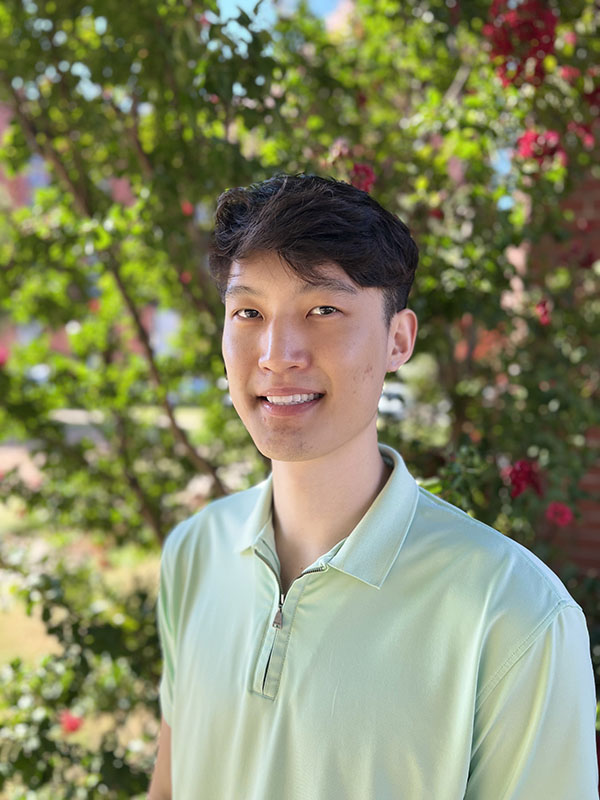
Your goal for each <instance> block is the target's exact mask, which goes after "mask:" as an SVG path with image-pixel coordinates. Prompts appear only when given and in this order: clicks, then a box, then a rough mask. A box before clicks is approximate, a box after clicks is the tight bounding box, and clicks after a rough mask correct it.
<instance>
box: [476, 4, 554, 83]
mask: <svg viewBox="0 0 600 800" xmlns="http://www.w3.org/2000/svg"><path fill="white" fill-rule="evenodd" d="M512 6H514V3H512V2H511V0H494V1H493V3H492V5H491V8H490V15H489V22H488V23H487V24H486V25H484V26H483V35H484V36H485V37H486V38H487V39H488V40H489V42H490V45H491V53H492V57H493V58H495V59H498V60H499V62H500V65H499V67H498V75H499V77H500V79H501V81H502V84H503V85H504V86H508V85H509V84H511V83H512V84H514V85H520V84H521V83H535V84H540V83H541V82H542V80H543V78H544V75H545V71H544V63H543V62H544V58H545V57H546V56H547V55H548V54H550V53H553V52H554V42H555V38H556V22H557V17H556V14H555V13H554V11H552V10H551V9H549V8H548V6H547V5H546V3H544V2H542V0H523V2H522V3H519V4H518V5H517V6H516V7H512ZM528 62H529V63H528Z"/></svg>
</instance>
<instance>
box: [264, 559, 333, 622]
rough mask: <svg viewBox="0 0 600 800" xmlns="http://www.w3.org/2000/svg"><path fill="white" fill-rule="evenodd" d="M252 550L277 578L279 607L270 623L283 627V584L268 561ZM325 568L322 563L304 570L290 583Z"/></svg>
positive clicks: (322, 570) (323, 570)
mask: <svg viewBox="0 0 600 800" xmlns="http://www.w3.org/2000/svg"><path fill="white" fill-rule="evenodd" d="M254 552H255V553H256V555H257V556H258V557H259V558H260V560H261V561H264V562H265V564H266V565H267V567H268V568H269V569H270V570H271V572H272V573H273V575H275V578H276V579H277V585H278V586H279V607H278V609H277V611H276V612H275V617H274V618H273V622H272V623H271V624H272V626H273V627H274V628H281V627H283V604H284V602H285V592H284V591H283V586H282V585H281V578H280V577H279V575H278V574H277V573H276V572H275V570H274V569H273V567H272V566H271V564H270V563H269V561H268V560H267V559H266V558H265V557H264V556H262V555H261V554H260V553H259V552H258V550H255V551H254ZM326 569H327V566H326V565H325V564H322V565H321V566H320V567H314V568H313V569H307V570H305V571H304V572H301V573H300V575H297V576H296V577H295V578H294V580H293V581H292V583H295V582H296V581H297V580H298V578H302V577H303V576H304V575H310V573H311V572H325V570H326ZM291 585H292V584H291V583H290V586H291ZM288 591H289V589H288Z"/></svg>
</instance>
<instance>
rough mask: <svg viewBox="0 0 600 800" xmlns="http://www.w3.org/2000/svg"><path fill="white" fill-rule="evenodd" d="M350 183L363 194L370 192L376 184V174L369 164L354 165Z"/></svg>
mask: <svg viewBox="0 0 600 800" xmlns="http://www.w3.org/2000/svg"><path fill="white" fill-rule="evenodd" d="M350 183H351V184H352V186H356V188H357V189H362V190H363V192H370V191H371V189H372V188H373V184H374V183H375V173H374V172H373V170H372V169H371V167H370V166H369V165H368V164H354V166H353V167H352V177H351V179H350Z"/></svg>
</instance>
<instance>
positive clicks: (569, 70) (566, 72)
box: [560, 64, 581, 83]
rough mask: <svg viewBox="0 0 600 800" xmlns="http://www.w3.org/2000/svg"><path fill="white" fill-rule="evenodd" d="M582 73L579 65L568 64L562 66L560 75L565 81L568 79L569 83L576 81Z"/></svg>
mask: <svg viewBox="0 0 600 800" xmlns="http://www.w3.org/2000/svg"><path fill="white" fill-rule="evenodd" d="M580 75H581V70H580V69H578V68H577V67H573V66H571V65H570V64H566V65H565V66H564V67H561V68H560V77H561V78H562V79H563V81H567V82H568V83H575V81H576V80H577V78H578V77H579V76H580Z"/></svg>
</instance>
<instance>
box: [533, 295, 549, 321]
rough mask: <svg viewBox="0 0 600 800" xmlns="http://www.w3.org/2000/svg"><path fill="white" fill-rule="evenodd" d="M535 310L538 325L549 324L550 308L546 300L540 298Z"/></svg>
mask: <svg viewBox="0 0 600 800" xmlns="http://www.w3.org/2000/svg"><path fill="white" fill-rule="evenodd" d="M535 311H536V314H537V315H538V317H539V319H540V325H550V322H551V321H552V320H551V318H550V309H549V307H548V301H547V300H540V302H539V303H537V304H536V306H535Z"/></svg>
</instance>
